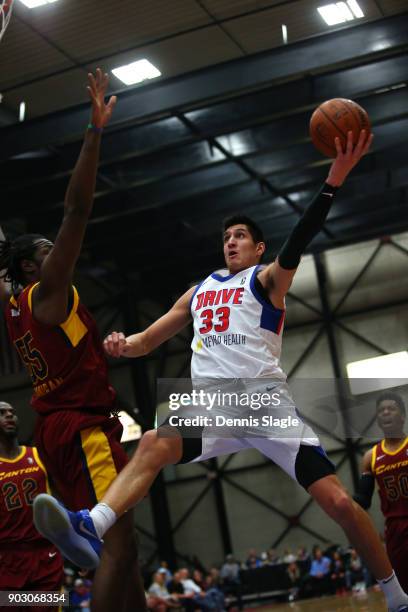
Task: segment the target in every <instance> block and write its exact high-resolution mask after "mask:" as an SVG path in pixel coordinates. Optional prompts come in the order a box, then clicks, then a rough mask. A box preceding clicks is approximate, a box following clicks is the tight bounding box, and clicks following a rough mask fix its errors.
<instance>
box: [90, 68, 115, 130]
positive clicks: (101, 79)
mask: <svg viewBox="0 0 408 612" xmlns="http://www.w3.org/2000/svg"><path fill="white" fill-rule="evenodd" d="M88 81H89V85H88V87H87V90H88V94H89V97H90V98H91V102H92V115H91V123H92V125H94V126H95V127H96V128H103V127H105V125H107V123H108V122H109V120H110V118H111V116H112V112H113V109H114V108H115V104H116V101H117V98H116V96H112V97H111V98H110V99H109V102H108V103H107V104H105V96H106V90H107V88H108V83H109V77H108V75H107V74H104V73H103V72H102V70H101V69H100V68H97V69H96V72H95V75H93V74H92V73H91V72H90V73H89V74H88Z"/></svg>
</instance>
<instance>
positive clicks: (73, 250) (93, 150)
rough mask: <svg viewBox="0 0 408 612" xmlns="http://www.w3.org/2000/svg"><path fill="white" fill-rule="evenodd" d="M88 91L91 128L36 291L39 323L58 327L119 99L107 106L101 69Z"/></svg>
mask: <svg viewBox="0 0 408 612" xmlns="http://www.w3.org/2000/svg"><path fill="white" fill-rule="evenodd" d="M88 78H89V86H88V88H87V89H88V92H89V96H90V98H91V101H92V119H91V122H92V126H93V128H92V129H88V130H87V132H86V134H85V139H84V143H83V146H82V149H81V153H80V156H79V159H78V161H77V164H76V166H75V169H74V171H73V174H72V177H71V180H70V182H69V185H68V189H67V192H66V196H65V202H64V218H63V221H62V224H61V227H60V230H59V232H58V235H57V237H56V240H55V244H54V246H53V248H52V250H51V252H50V253H49V254H48V255H47V257H46V259H45V260H44V262H43V264H42V267H41V279H40V283H39V285H38V286H37V288H36V290H35V291H34V292H33V309H34V316H35V318H36V319H37V320H38V321H41V322H42V323H47V324H49V325H58V324H60V323H62V322H63V321H64V320H65V319H66V317H67V309H68V300H69V295H70V291H71V283H72V276H73V273H74V268H75V264H76V262H77V259H78V257H79V254H80V251H81V246H82V241H83V238H84V235H85V229H86V225H87V221H88V218H89V215H90V214H91V211H92V205H93V198H94V192H95V183H96V174H97V167H98V160H99V150H100V143H101V131H102V129H103V127H104V126H105V125H106V124H107V123H108V121H109V119H110V117H111V115H112V111H113V108H114V106H115V103H116V98H115V97H112V98H111V99H110V100H109V102H108V104H106V105H105V102H104V98H105V93H106V89H107V86H108V75H106V74H105V75H103V74H102V72H101V70H100V69H99V68H98V69H97V71H96V76H95V77H94V76H93V75H92V74H89V75H88Z"/></svg>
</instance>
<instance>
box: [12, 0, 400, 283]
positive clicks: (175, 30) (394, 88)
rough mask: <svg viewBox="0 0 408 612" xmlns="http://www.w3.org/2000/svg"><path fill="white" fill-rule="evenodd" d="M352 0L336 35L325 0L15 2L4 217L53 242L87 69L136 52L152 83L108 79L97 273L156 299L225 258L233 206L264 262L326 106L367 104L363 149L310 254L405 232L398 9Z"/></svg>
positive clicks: (316, 177)
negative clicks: (285, 38)
mask: <svg viewBox="0 0 408 612" xmlns="http://www.w3.org/2000/svg"><path fill="white" fill-rule="evenodd" d="M359 3H360V6H361V7H362V8H363V10H364V12H365V15H366V18H364V19H361V20H358V21H356V22H353V23H350V24H348V25H347V26H346V27H343V28H337V29H333V28H329V27H328V26H326V25H325V24H324V22H323V21H322V20H321V19H320V17H319V16H318V14H317V11H316V7H317V6H320V5H322V4H325V2H322V1H321V0H318V1H312V0H286V1H280V2H278V1H276V0H275V1H271V0H269V1H267V0H264V1H256V0H252V1H249V0H196V1H194V0H172V1H171V2H168V1H167V0H166V1H165V0H155V1H151V0H138V1H137V2H136V1H131V0H124V1H122V2H120V3H112V2H108V1H107V0H99V1H98V2H96V1H95V0H81V1H79V0H71V1H68V0H59V2H56V3H54V4H51V5H49V6H47V7H44V8H43V9H38V10H35V11H34V10H33V11H29V10H28V9H25V7H24V6H22V5H21V4H20V3H19V2H18V0H16V7H15V11H14V14H13V19H12V22H11V24H10V26H9V29H8V31H7V33H6V35H5V37H4V39H3V41H2V42H1V46H0V51H1V53H2V62H1V65H0V91H1V92H2V95H3V102H2V105H1V106H0V113H1V117H0V121H1V122H2V125H3V127H2V128H0V137H1V143H2V146H1V150H0V185H1V189H2V206H1V213H0V223H1V224H2V225H3V226H4V227H5V229H6V230H7V231H8V232H9V233H13V232H18V231H36V232H37V231H38V232H41V233H45V234H46V235H49V236H51V237H52V236H53V235H54V234H55V230H56V228H57V227H58V224H59V222H60V219H61V215H62V205H63V195H64V190H65V187H66V184H67V180H68V177H69V173H70V172H71V170H72V168H73V165H74V163H75V160H76V157H77V154H78V151H79V146H80V139H81V137H82V133H83V128H84V126H85V125H86V123H87V119H88V106H87V105H86V104H84V100H85V97H86V96H85V89H84V85H85V82H86V72H88V71H89V70H93V69H94V68H95V67H96V66H97V65H101V66H102V67H103V68H104V69H105V70H108V71H109V70H111V69H112V68H114V67H117V66H118V65H120V64H123V63H126V62H128V61H133V60H135V59H139V58H141V57H147V58H148V59H150V60H151V61H152V62H153V63H154V64H155V65H157V66H158V67H159V68H160V70H161V71H162V73H163V77H161V78H160V79H158V80H157V81H155V82H151V83H149V84H147V85H141V86H137V87H133V88H127V89H126V90H123V89H122V90H121V91H118V90H119V89H120V88H119V82H117V81H116V80H115V77H113V78H112V81H111V88H112V91H115V92H116V91H118V93H119V104H118V107H117V109H116V112H115V116H114V120H113V122H112V124H111V126H110V128H109V129H108V130H107V131H106V133H105V135H104V142H103V150H102V155H101V165H100V172H99V176H98V185H97V197H96V201H95V209H94V214H93V217H92V219H91V220H90V223H89V229H88V232H87V236H86V243H85V249H84V257H83V260H82V266H83V267H85V268H87V269H88V270H90V271H92V273H93V274H102V275H103V274H104V273H105V272H106V273H107V274H112V273H113V274H117V269H118V268H119V269H120V270H121V273H123V274H124V275H127V276H129V275H130V277H131V278H134V279H138V280H141V281H143V287H144V289H145V290H149V289H151V290H152V291H153V290H154V287H155V286H157V278H156V276H155V275H156V274H160V279H161V281H160V282H161V284H162V286H163V282H164V284H166V283H168V284H169V287H170V286H172V287H173V288H175V287H177V288H178V287H180V288H183V287H184V286H185V285H186V284H187V283H188V282H190V281H192V280H195V279H197V278H199V277H200V276H202V275H203V274H205V273H206V272H208V270H210V269H211V268H213V267H217V266H220V265H221V264H222V260H221V259H220V222H221V219H222V218H223V217H224V216H225V215H226V214H229V213H231V212H235V211H237V210H241V211H244V212H246V213H247V214H250V215H252V216H253V217H254V218H255V219H256V220H257V221H258V222H260V224H262V226H263V227H264V230H265V234H266V236H267V239H268V245H269V253H270V254H271V255H273V254H274V253H276V250H277V249H278V248H279V246H280V244H281V243H282V242H283V240H284V238H285V236H286V235H287V233H288V231H289V230H290V228H291V227H292V226H293V225H294V223H295V222H296V219H297V218H298V216H299V214H300V213H301V211H302V210H303V208H304V207H305V205H306V204H307V202H308V200H309V199H310V198H311V197H312V195H313V193H314V192H315V191H316V189H317V188H318V187H319V185H320V183H321V182H322V180H323V179H324V177H325V175H326V173H327V170H328V163H329V162H328V160H325V159H324V158H322V157H321V155H320V154H319V153H318V152H317V151H315V149H314V148H313V146H312V145H311V142H310V139H309V136H308V121H309V117H310V114H311V112H312V110H313V108H314V107H315V106H316V105H317V104H318V103H319V102H321V101H323V100H325V99H327V98H331V97H337V96H339V97H347V98H353V99H355V100H356V101H358V102H359V103H360V104H362V105H363V106H364V107H365V108H366V109H367V111H368V112H369V114H370V117H371V120H372V124H373V128H374V133H375V144H374V146H373V149H372V152H371V153H370V154H369V155H368V156H367V157H366V158H365V160H364V161H363V162H362V163H361V164H360V165H359V167H358V169H356V170H355V171H354V173H353V175H352V177H351V178H350V179H349V181H348V182H347V184H346V186H345V187H344V188H343V189H342V190H341V191H340V193H339V195H338V197H337V200H336V203H335V205H334V207H333V210H332V212H331V215H330V217H329V220H328V222H327V224H326V227H325V230H324V231H323V232H322V233H321V234H320V235H319V237H318V238H317V239H316V240H315V242H314V243H313V245H312V250H315V251H316V250H317V251H321V250H324V249H327V248H332V247H335V246H338V245H343V244H349V243H352V242H356V241H360V240H363V239H366V238H371V237H381V236H387V235H389V234H392V233H396V232H400V231H405V230H407V229H408V214H407V202H408V195H407V186H408V167H407V166H408V164H407V161H406V159H407V153H408V88H407V82H408V62H407V50H408V38H407V34H406V33H407V31H408V13H407V9H408V0H359ZM283 23H284V24H285V25H287V28H288V35H289V44H287V45H283V44H282V32H281V24H283ZM22 100H24V101H25V102H26V104H27V113H28V120H26V121H25V122H24V123H21V124H19V123H17V122H16V114H17V112H18V106H19V104H20V102H21V101H22ZM163 279H164V280H163Z"/></svg>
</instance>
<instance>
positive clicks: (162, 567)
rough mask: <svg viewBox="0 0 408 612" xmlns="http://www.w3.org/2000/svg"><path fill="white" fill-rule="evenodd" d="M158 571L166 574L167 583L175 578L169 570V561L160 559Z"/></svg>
mask: <svg viewBox="0 0 408 612" xmlns="http://www.w3.org/2000/svg"><path fill="white" fill-rule="evenodd" d="M156 571H157V572H162V573H164V574H165V575H166V580H165V583H166V584H167V583H168V582H170V580H171V579H172V578H173V574H172V573H171V571H170V570H169V564H168V563H167V561H160V565H159V567H158V568H157V570H156Z"/></svg>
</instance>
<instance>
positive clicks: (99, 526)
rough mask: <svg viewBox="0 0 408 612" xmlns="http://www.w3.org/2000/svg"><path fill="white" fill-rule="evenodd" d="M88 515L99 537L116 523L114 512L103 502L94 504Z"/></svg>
mask: <svg viewBox="0 0 408 612" xmlns="http://www.w3.org/2000/svg"><path fill="white" fill-rule="evenodd" d="M90 515H91V519H92V522H93V524H94V527H95V531H96V533H97V536H98V538H99V539H102V538H103V536H104V534H105V533H106V532H107V531H108V529H110V528H111V527H112V525H114V524H115V523H116V513H115V512H114V511H113V510H112V508H109V506H108V505H107V504H104V503H102V504H96V506H95V507H94V508H92V510H91V512H90Z"/></svg>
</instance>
